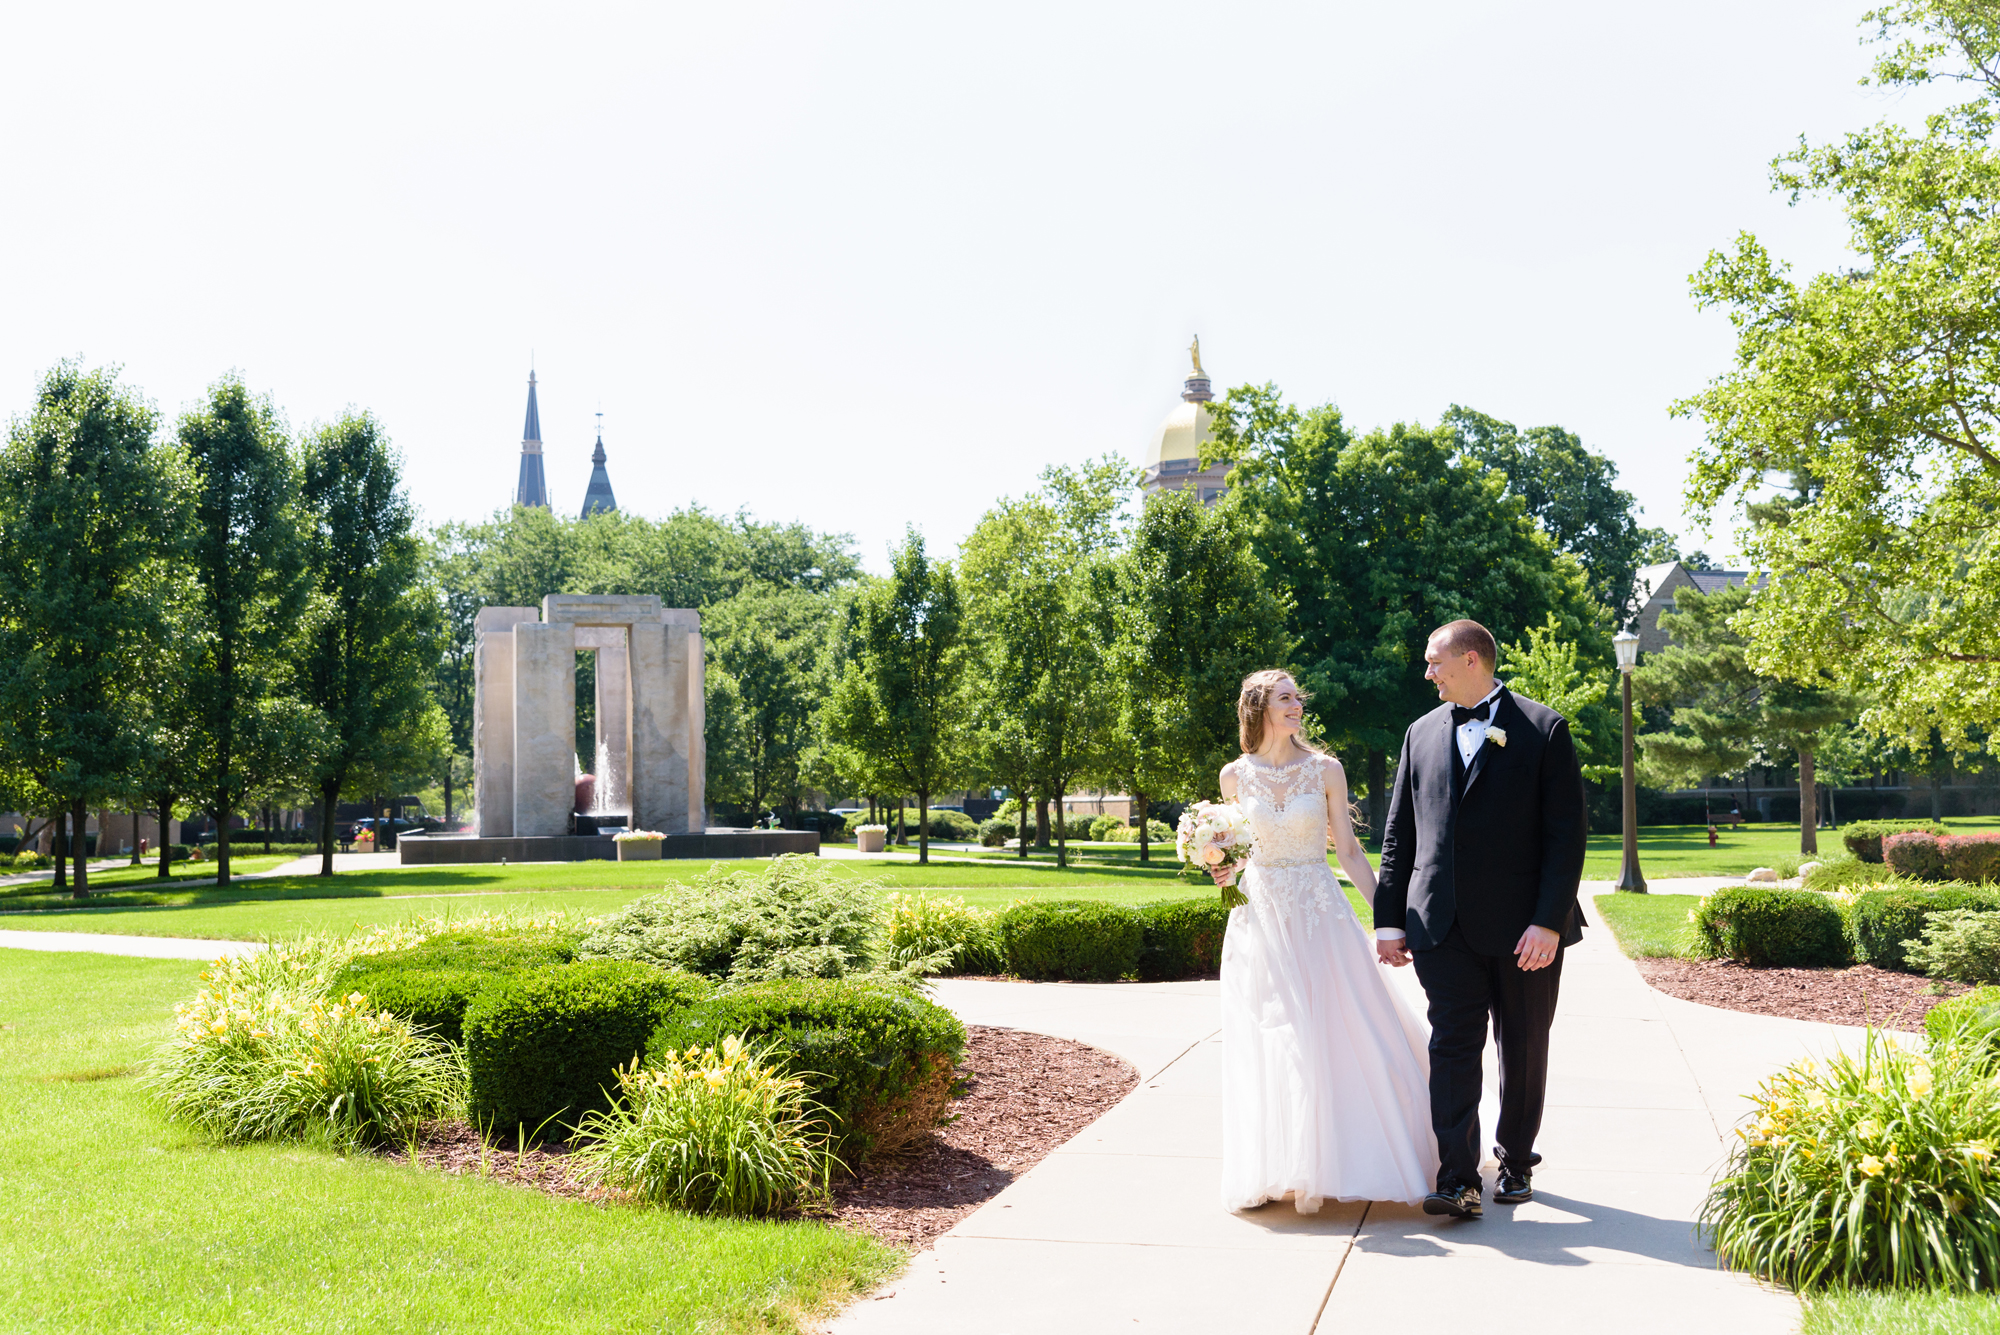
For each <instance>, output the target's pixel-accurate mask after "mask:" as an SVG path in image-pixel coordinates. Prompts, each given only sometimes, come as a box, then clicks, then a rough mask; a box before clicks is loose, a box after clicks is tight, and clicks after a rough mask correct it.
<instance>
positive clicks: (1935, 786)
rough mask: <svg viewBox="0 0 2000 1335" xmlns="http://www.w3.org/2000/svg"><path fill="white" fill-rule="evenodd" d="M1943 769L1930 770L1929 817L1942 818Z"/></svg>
mask: <svg viewBox="0 0 2000 1335" xmlns="http://www.w3.org/2000/svg"><path fill="white" fill-rule="evenodd" d="M1944 773H1945V772H1944V770H1942V769H1934V770H1932V771H1931V819H1932V820H1937V821H1941V820H1943V819H1944Z"/></svg>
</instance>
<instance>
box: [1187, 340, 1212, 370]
mask: <svg viewBox="0 0 2000 1335" xmlns="http://www.w3.org/2000/svg"><path fill="white" fill-rule="evenodd" d="M1188 352H1189V354H1191V355H1192V356H1193V357H1194V373H1195V374H1196V375H1207V374H1208V372H1206V371H1204V370H1202V369H1201V335H1200V334H1196V335H1195V336H1194V342H1193V343H1191V344H1189V345H1188Z"/></svg>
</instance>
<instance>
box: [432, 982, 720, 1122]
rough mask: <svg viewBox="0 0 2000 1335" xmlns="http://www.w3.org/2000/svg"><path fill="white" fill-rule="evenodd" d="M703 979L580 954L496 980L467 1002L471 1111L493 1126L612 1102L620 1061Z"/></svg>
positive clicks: (699, 991)
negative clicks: (574, 958)
mask: <svg viewBox="0 0 2000 1335" xmlns="http://www.w3.org/2000/svg"><path fill="white" fill-rule="evenodd" d="M708 992H709V984H708V982H707V980H706V979H703V978H699V977H697V976H695V975H694V974H690V973H679V972H674V971H670V970H666V969H656V968H654V967H652V966H651V965H649V964H637V963H634V962H633V961H631V960H579V961H577V962H575V963H573V964H552V965H547V966H545V967H543V968H539V969H530V970H528V971H527V972H525V973H518V974H514V975H512V976H511V977H507V978H503V979H499V980H497V981H495V982H494V983H493V984H491V985H490V986H487V987H484V988H482V989H480V991H479V992H478V994H477V995H475V996H474V997H473V999H472V1002H471V1004H470V1005H468V1006H467V1007H466V1009H465V1061H466V1068H467V1072H468V1074H469V1075H470V1076H471V1084H472V1087H471V1094H470V1098H469V1099H468V1101H467V1102H468V1105H469V1111H470V1112H471V1115H472V1121H473V1123H474V1124H475V1125H477V1126H480V1127H483V1128H487V1129H490V1130H491V1131H494V1132H507V1131H512V1130H515V1129H516V1128H519V1129H520V1130H522V1131H524V1132H526V1133H527V1134H529V1135H532V1134H533V1133H534V1132H535V1131H536V1130H537V1129H538V1128H540V1127H542V1126H543V1125H545V1124H554V1125H559V1126H562V1127H564V1128H565V1129H566V1128H568V1127H570V1126H573V1125H575V1123H576V1121H577V1119H578V1118H580V1117H582V1116H583V1114H584V1113H585V1112H587V1111H589V1110H591V1109H593V1108H594V1109H600V1110H602V1109H606V1108H609V1107H610V1106H611V1105H610V1098H609V1096H608V1095H607V1093H606V1092H605V1091H606V1090H609V1089H616V1088H617V1087H618V1078H617V1070H618V1068H619V1067H620V1066H623V1065H625V1064H626V1063H628V1062H630V1061H631V1060H632V1059H633V1058H634V1057H636V1056H638V1055H639V1054H640V1053H642V1052H644V1051H645V1048H646V1038H647V1036H648V1035H649V1034H651V1033H652V1032H653V1031H654V1030H655V1029H657V1028H658V1027H659V1026H660V1023H661V1021H663V1020H665V1019H666V1018H667V1017H668V1016H670V1015H672V1014H673V1013H674V1012H675V1011H677V1010H679V1009H681V1008H682V1007H684V1006H688V1005H691V1004H693V1003H694V1002H697V1001H700V1000H702V999H703V998H704V997H706V996H707V995H708Z"/></svg>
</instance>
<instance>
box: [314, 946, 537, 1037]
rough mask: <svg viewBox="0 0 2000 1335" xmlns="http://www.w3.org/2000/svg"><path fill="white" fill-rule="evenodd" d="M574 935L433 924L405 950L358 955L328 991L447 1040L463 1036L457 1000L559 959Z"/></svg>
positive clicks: (466, 1000)
mask: <svg viewBox="0 0 2000 1335" xmlns="http://www.w3.org/2000/svg"><path fill="white" fill-rule="evenodd" d="M575 958H576V939H575V938H574V937H572V936H569V935H567V934H561V933H552V932H541V931H524V930H515V931H494V932H440V933H439V934H438V935H436V936H433V937H429V938H427V939H425V940H424V941H423V942H421V943H420V944H418V945H414V946H411V947H410V948H409V949H407V950H391V951H385V952H384V953H382V954H380V955H363V956H360V957H359V958H357V959H356V960H354V962H353V963H351V964H349V965H348V966H347V967H346V968H344V969H342V970H341V971H340V972H339V973H338V974H337V975H335V976H334V980H333V992H334V994H335V995H336V996H345V995H346V994H347V993H349V992H363V993H366V994H367V996H368V999H369V1001H370V1003H371V1004H373V1005H375V1006H379V1007H380V1008H381V1009H383V1010H386V1011H389V1012H390V1013H392V1014H395V1015H400V1016H402V1017H403V1018H404V1019H406V1020H408V1021H410V1022H411V1023H412V1024H416V1025H421V1026H423V1027H424V1028H426V1029H428V1030H430V1031H431V1033H432V1034H434V1035H435V1036H436V1037H438V1038H442V1039H444V1040H446V1041H447V1042H451V1043H462V1042H464V1041H465V1008H466V1007H467V1006H469V1005H471V1004H472V999H473V998H474V997H475V996H477V995H478V994H479V993H480V991H481V990H483V989H484V988H486V987H488V986H490V985H492V984H494V983H497V982H500V981H502V980H504V979H506V978H507V977H509V976H510V975H512V974H516V973H519V972H521V971H522V970H525V969H535V968H540V967H542V966H544V965H550V964H567V963H569V962H570V961H571V960H573V959H575Z"/></svg>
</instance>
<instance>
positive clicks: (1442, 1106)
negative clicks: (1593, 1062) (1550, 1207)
mask: <svg viewBox="0 0 2000 1335" xmlns="http://www.w3.org/2000/svg"><path fill="white" fill-rule="evenodd" d="M1413 961H1414V963H1415V965H1416V970H1417V981H1419V982H1420V983H1422V984H1423V986H1424V996H1425V997H1426V998H1428V999H1429V1002H1430V1021H1431V1128H1432V1130H1434V1131H1435V1132H1437V1141H1438V1159H1439V1165H1438V1186H1439V1187H1440V1188H1441V1189H1442V1188H1448V1187H1451V1186H1455V1185H1463V1186H1477V1185H1479V1161H1480V1159H1481V1158H1482V1157H1483V1156H1482V1152H1481V1150H1480V1146H1479V1086H1480V1074H1481V1072H1480V1057H1481V1055H1482V1054H1483V1053H1484V1051H1485V1048H1486V1026H1487V1022H1488V1018H1489V1017H1491V1021H1492V1025H1493V1033H1494V1037H1495V1039H1496V1041H1497V1042H1498V1044H1499V1049H1500V1125H1499V1127H1498V1128H1496V1131H1495V1138H1496V1139H1497V1140H1498V1141H1499V1149H1500V1156H1501V1159H1502V1161H1503V1162H1504V1163H1509V1164H1514V1165H1517V1166H1519V1167H1521V1168H1524V1169H1525V1168H1527V1167H1529V1166H1530V1165H1532V1164H1533V1163H1534V1162H1535V1158H1534V1152H1535V1135H1536V1133H1537V1132H1539V1131H1540V1130H1541V1129H1542V1102H1543V1098H1544V1096H1545V1094H1546V1091H1547V1088H1548V1074H1549V1025H1550V1023H1551V1022H1552V1021H1553V1020H1554V1019H1555V1015H1556V991H1557V985H1558V984H1559V983H1560V982H1561V980H1562V961H1563V948H1562V947H1561V946H1558V947H1557V948H1556V956H1555V959H1554V960H1552V961H1551V962H1550V963H1549V964H1548V966H1547V967H1545V968H1541V969H1535V970H1524V969H1522V968H1521V966H1520V965H1519V964H1518V963H1517V962H1516V959H1515V956H1513V955H1512V954H1506V955H1483V954H1481V953H1479V952H1478V951H1476V950H1474V949H1473V948H1472V946H1471V944H1470V943H1469V942H1467V941H1466V939H1465V934H1464V933H1462V932H1461V931H1459V929H1458V927H1457V926H1456V925H1454V926H1453V927H1452V929H1451V931H1450V932H1449V933H1447V934H1446V936H1445V938H1444V940H1443V941H1442V942H1440V943H1439V944H1438V945H1437V946H1436V947H1434V948H1433V949H1430V950H1419V951H1416V952H1415V953H1414V955H1413Z"/></svg>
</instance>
